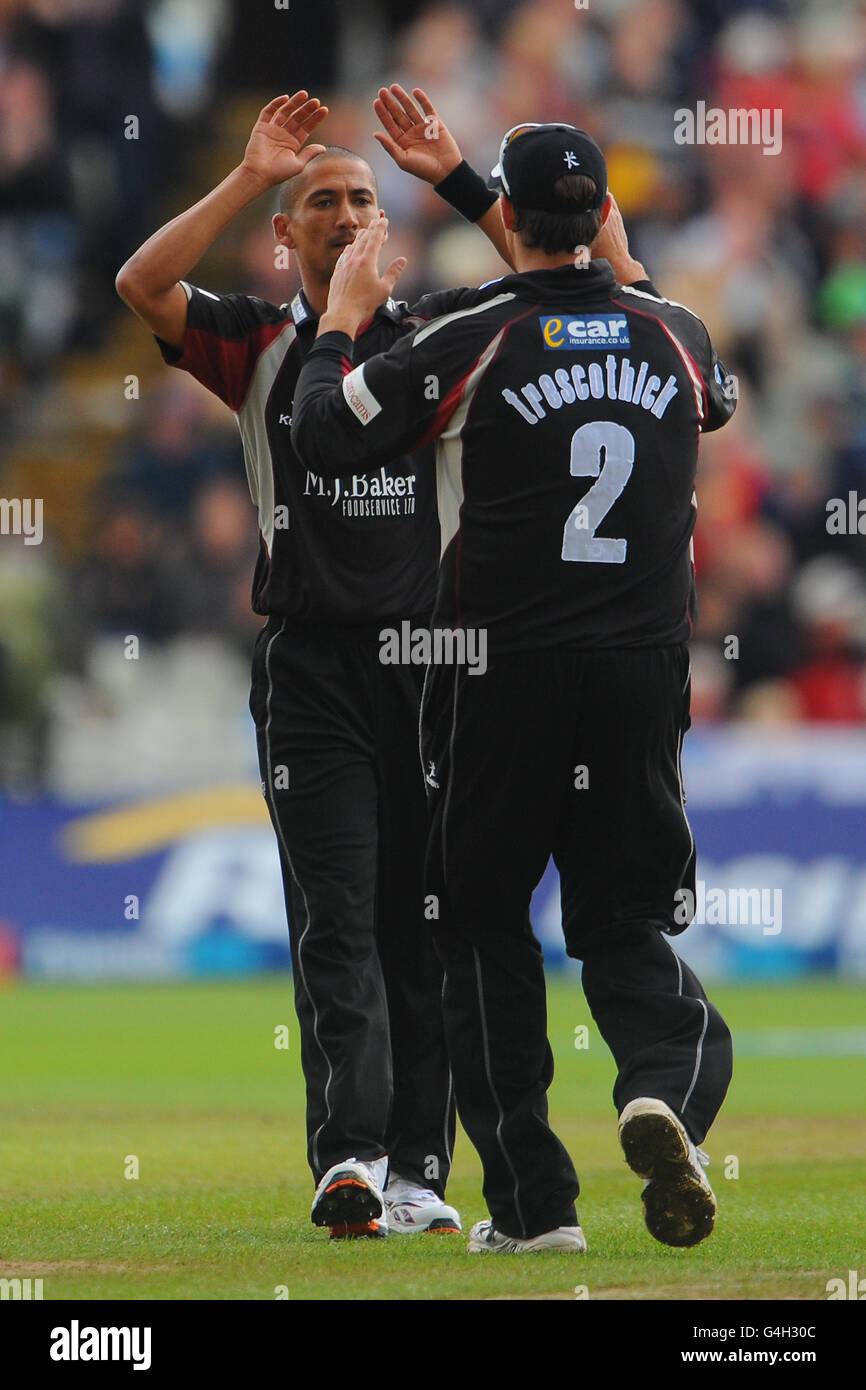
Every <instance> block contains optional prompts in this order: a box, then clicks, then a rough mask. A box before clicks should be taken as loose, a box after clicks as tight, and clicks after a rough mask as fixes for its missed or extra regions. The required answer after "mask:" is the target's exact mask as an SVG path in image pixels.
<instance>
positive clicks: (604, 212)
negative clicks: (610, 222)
mask: <svg viewBox="0 0 866 1390" xmlns="http://www.w3.org/2000/svg"><path fill="white" fill-rule="evenodd" d="M612 211H613V194H612V193H610V192H608V194H607V197H606V198H605V200H604V202H603V203H602V205H601V225H602V226H604V224H605V222H606V221H607V219H608V218H609V217H610V214H611V212H612Z"/></svg>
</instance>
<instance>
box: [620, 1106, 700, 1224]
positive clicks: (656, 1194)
mask: <svg viewBox="0 0 866 1390" xmlns="http://www.w3.org/2000/svg"><path fill="white" fill-rule="evenodd" d="M619 1142H620V1144H621V1145H622V1151H623V1153H624V1154H625V1161H626V1163H627V1164H628V1166H629V1168H631V1170H632V1172H633V1173H637V1175H638V1177H640V1178H645V1179H646V1181H645V1183H644V1188H643V1207H644V1220H645V1221H646V1226H647V1230H648V1231H649V1233H650V1235H651V1236H654V1237H655V1239H656V1240H658V1241H661V1243H662V1244H663V1245H675V1246H690V1245H699V1244H700V1242H701V1241H702V1240H706V1238H707V1236H708V1235H709V1234H710V1232H711V1231H712V1229H713V1226H714V1224H715V1220H716V1199H715V1196H714V1194H713V1189H712V1188H711V1187H710V1184H709V1182H708V1181H707V1177H706V1174H705V1173H704V1164H706V1163H709V1159H708V1158H707V1156H706V1154H705V1153H703V1152H702V1151H701V1150H700V1149H698V1148H696V1147H695V1145H694V1144H693V1143H692V1141H691V1139H690V1138H689V1136H688V1134H687V1132H686V1129H685V1127H684V1125H683V1124H682V1123H681V1121H680V1120H678V1119H677V1116H676V1115H675V1114H674V1112H673V1110H671V1108H670V1106H669V1105H666V1104H665V1102H664V1101H663V1100H655V1099H653V1098H652V1097H649V1096H641V1097H640V1098H639V1099H637V1100H631V1101H629V1103H628V1105H627V1106H626V1107H625V1109H624V1110H623V1112H622V1114H621V1115H620V1118H619Z"/></svg>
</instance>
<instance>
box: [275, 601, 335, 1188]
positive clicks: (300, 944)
mask: <svg viewBox="0 0 866 1390" xmlns="http://www.w3.org/2000/svg"><path fill="white" fill-rule="evenodd" d="M285 626H286V620H285V618H283V621H282V623H281V624H280V630H279V632H275V633H274V635H273V637H272V638H271V640H270V641H269V642H268V646H267V650H266V652H265V674H266V675H267V678H268V698H267V704H266V709H267V715H268V717H267V722H266V723H265V758H266V760H267V769H268V792H269V795H270V799H271V805H272V806H273V808H274V823H275V825H276V830H277V837H278V839H279V841H280V844H281V845H282V848H283V853H284V854H285V856H286V863H287V864H288V866H289V872H290V873H291V875H292V878H293V879H294V881H295V884H296V885H297V888H298V892H299V893H300V895H301V897H302V898H303V900H304V911H305V912H306V914H307V925H306V926H305V927H304V930H303V931H302V933H301V935H300V937H299V938H298V969H299V970H300V972H301V982H302V984H303V986H304V990H305V992H306V995H307V998H308V999H309V1001H310V1004H311V1005H312V1008H313V1037H314V1038H315V1039H316V1042H317V1043H318V1045H319V1051H320V1052H321V1054H322V1056H323V1057H324V1059H325V1062H326V1064H327V1067H328V1080H327V1081H326V1082H325V1097H324V1099H325V1106H326V1108H327V1112H328V1113H327V1115H326V1116H325V1119H324V1120H323V1121H322V1123H321V1124H320V1125H319V1128H318V1129H317V1130H316V1132H315V1134H314V1135H313V1141H312V1146H311V1148H312V1158H313V1162H314V1163H315V1165H316V1167H317V1168H318V1166H319V1135H320V1134H321V1132H322V1130H323V1129H324V1127H325V1125H326V1124H327V1123H328V1121H329V1120H330V1118H331V1102H330V1098H329V1095H328V1092H329V1090H330V1088H331V1082H332V1080H333V1079H334V1068H333V1067H332V1066H331V1059H330V1057H329V1056H328V1054H327V1052H326V1051H325V1049H324V1047H323V1046H322V1040H321V1038H320V1037H319V1011H318V1009H317V1008H316V1002H315V1000H314V999H313V996H312V994H311V993H310V986H309V985H308V984H307V975H306V971H305V970H304V963H303V959H302V956H301V948H302V947H303V944H304V937H305V936H306V935H307V932H308V931H309V930H310V908H309V905H308V903H307V895H306V893H305V892H304V890H303V888H302V887H301V883H300V880H299V878H298V875H297V874H296V873H295V866H294V864H293V863H292V856H291V855H290V854H289V848H288V845H287V844H286V839H285V836H284V835H283V827H282V826H281V825H280V818H279V816H278V815H277V811H276V803H275V801H274V789H273V785H272V777H273V768H272V766H271V696H272V695H273V693H274V683H273V680H272V678H271V648H272V646H273V645H274V643H275V642H276V640H277V638H278V637H282V635H283V632H284V630H285Z"/></svg>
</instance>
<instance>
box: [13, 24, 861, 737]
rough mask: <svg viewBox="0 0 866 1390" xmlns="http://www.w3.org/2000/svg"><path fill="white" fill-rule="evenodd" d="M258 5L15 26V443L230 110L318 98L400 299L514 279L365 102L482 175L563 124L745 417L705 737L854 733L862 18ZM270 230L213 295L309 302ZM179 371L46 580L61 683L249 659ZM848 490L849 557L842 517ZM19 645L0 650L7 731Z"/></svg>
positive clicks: (240, 556) (219, 425) (719, 446)
mask: <svg viewBox="0 0 866 1390" xmlns="http://www.w3.org/2000/svg"><path fill="white" fill-rule="evenodd" d="M258 8H260V9H261V14H259V13H258ZM258 8H256V7H250V6H248V5H246V6H245V5H244V4H243V3H242V0H0V410H3V412H4V415H5V417H6V418H7V419H8V420H9V422H10V428H9V432H8V434H9V437H10V438H11V439H12V441H13V443H14V440H15V437H16V430H17V432H18V433H19V434H20V432H21V431H22V429H24V428H25V427H26V426H28V425H29V424H30V423H31V421H32V418H33V408H34V407H33V403H34V401H36V402H38V400H39V392H40V389H41V385H42V383H43V382H44V380H45V378H46V376H48V375H49V374H50V373H51V372H53V371H56V370H57V369H58V367H59V366H60V365H61V364H62V361H63V360H64V359H65V358H66V356H67V355H68V354H70V353H72V352H90V353H94V352H95V353H98V352H99V350H100V347H101V345H102V343H103V342H104V340H105V336H106V334H107V332H108V331H109V330H110V327H111V325H112V323H114V322H115V321H116V316H117V315H119V314H121V313H124V312H126V311H125V310H123V309H122V307H121V306H120V305H119V303H118V302H117V301H116V300H115V298H114V294H113V276H114V273H115V271H116V270H117V268H118V266H119V265H120V263H121V261H122V260H123V259H124V258H125V256H126V255H127V254H129V252H130V251H131V249H133V247H134V246H135V245H136V244H138V242H139V241H141V240H142V239H143V238H144V236H145V235H146V234H147V232H148V231H150V230H151V229H152V228H153V227H155V226H156V225H158V224H159V222H160V221H161V220H163V219H164V217H165V216H167V215H169V212H168V208H167V203H166V200H167V199H168V198H170V206H171V208H172V209H173V208H176V207H177V206H179V205H182V203H183V201H184V199H185V190H186V189H187V188H189V191H190V196H189V198H188V199H187V201H192V200H193V193H192V189H193V186H195V188H196V196H197V193H198V185H197V184H195V185H194V180H193V178H192V174H191V171H192V167H193V163H194V159H195V158H196V157H197V156H198V155H199V154H200V153H201V151H202V149H203V148H206V147H207V141H208V138H209V131H210V129H211V126H212V123H213V122H214V120H215V119H216V117H217V116H218V114H219V112H220V110H221V109H222V106H223V104H224V103H225V101H226V100H227V98H228V97H238V96H241V97H243V96H245V95H246V96H248V97H255V99H256V104H261V102H263V101H264V100H266V99H268V98H269V97H270V96H271V95H273V94H275V93H276V92H279V91H284V90H285V91H291V90H293V89H294V87H295V86H302V85H303V86H307V87H308V88H309V89H310V90H311V91H313V92H314V93H315V94H316V95H318V96H321V97H322V99H323V100H326V101H327V103H328V105H329V107H330V110H331V114H330V116H329V118H328V121H327V124H326V125H325V126H323V127H322V130H321V132H320V137H321V138H322V139H324V140H327V141H328V142H329V143H335V144H341V145H346V146H348V147H349V148H352V149H356V150H359V151H360V152H361V153H363V154H364V155H365V156H366V157H367V158H369V160H370V162H371V163H372V164H373V167H374V168H375V170H376V172H377V174H378V175H379V179H380V201H381V203H382V205H383V206H384V207H385V208H386V209H387V211H388V213H389V217H390V219H391V224H392V228H393V229H394V230H393V232H392V240H393V241H394V242H395V243H396V245H395V250H394V254H398V253H402V254H405V255H407V256H408V257H409V267H408V270H407V271H406V273H405V274H404V277H403V279H402V281H401V287H400V290H399V293H400V295H401V296H402V297H404V298H407V299H409V300H411V299H412V298H413V297H414V296H415V295H416V294H419V293H422V292H424V291H426V290H429V289H434V288H437V287H442V286H447V285H454V284H465V283H479V282H480V281H482V280H485V279H488V278H490V277H491V276H494V275H497V274H500V273H502V266H501V263H500V262H499V261H498V260H497V258H496V256H495V254H494V253H493V252H492V251H491V250H490V248H489V247H488V246H487V244H486V242H485V241H484V239H483V238H482V237H481V236H480V234H479V233H478V232H477V231H476V230H475V229H473V228H471V227H469V226H468V225H467V224H465V223H461V222H460V221H459V220H458V219H456V218H455V216H454V214H453V213H452V212H451V211H450V210H449V209H448V208H447V207H445V206H444V205H443V204H441V203H440V202H439V200H438V199H437V198H436V196H435V195H434V194H433V193H432V192H431V190H430V189H428V188H427V187H426V186H424V185H421V184H418V183H417V182H416V181H414V180H412V179H410V178H408V177H407V176H406V175H403V174H401V173H400V171H399V170H398V169H397V168H396V167H395V166H394V165H393V164H391V162H390V161H389V160H388V158H387V156H386V155H385V154H384V152H383V151H382V150H381V148H380V147H379V146H378V145H377V144H376V142H375V141H374V140H373V139H372V132H373V130H374V129H375V128H376V125H377V122H376V119H375V116H374V115H373V111H372V100H373V97H374V96H375V94H376V91H377V88H378V86H379V85H380V84H381V83H382V82H390V81H395V80H396V81H401V82H403V83H404V85H406V86H410V87H411V86H416V85H417V86H421V87H423V88H424V89H425V90H426V91H427V92H428V93H429V94H430V96H431V97H432V99H433V100H434V102H435V104H436V106H437V108H438V109H439V111H440V113H441V115H442V117H443V118H444V120H445V121H446V122H447V124H448V125H449V127H450V129H451V130H452V131H453V132H454V134H455V135H456V136H457V138H458V140H459V142H460V144H461V147H462V148H463V150H464V153H465V154H466V156H467V158H468V159H470V161H471V162H472V163H474V164H475V165H476V167H478V168H479V169H481V170H483V171H485V172H486V171H487V170H489V168H490V167H491V165H492V163H493V162H494V160H495V155H496V150H497V146H498V141H499V138H500V136H501V133H502V132H503V131H504V130H505V129H507V128H508V127H510V126H512V125H514V124H515V123H518V122H521V121H526V120H545V119H546V120H556V119H562V120H566V121H569V122H571V123H574V124H576V125H580V126H583V127H585V128H587V129H589V130H590V131H592V132H593V134H594V135H595V136H596V138H597V139H598V140H599V142H600V143H601V144H602V146H603V148H604V149H605V150H606V152H607V155H608V163H609V172H610V182H611V187H612V188H613V190H614V192H615V193H616V196H617V199H618V202H619V204H620V207H621V209H622V211H623V215H624V217H625V221H626V226H627V228H628V230H629V233H630V237H631V243H632V248H633V251H634V254H635V255H636V256H638V257H639V258H640V259H641V260H643V262H644V263H645V264H646V265H647V267H648V270H649V273H650V275H651V277H652V278H653V280H654V281H655V283H656V284H657V286H658V288H659V289H660V290H661V291H662V293H664V294H665V295H667V296H668V297H669V298H671V299H675V300H679V301H681V302H683V303H685V304H687V305H689V307H691V308H693V309H694V310H695V311H696V312H697V313H699V314H700V315H701V317H703V318H704V319H705V320H706V322H707V323H708V325H709V326H710V329H711V333H712V336H713V339H714V342H715V344H716V347H717V349H718V351H719V352H720V354H721V356H722V357H723V359H724V361H725V363H726V365H727V366H728V367H729V369H730V370H732V371H733V372H735V373H736V375H737V377H738V379H739V386H740V408H739V410H738V412H737V414H736V416H735V419H734V421H733V422H732V424H731V425H730V426H729V427H728V428H726V429H725V430H724V431H722V432H721V433H719V434H718V435H713V436H707V437H706V438H705V439H704V440H703V441H702V445H701V456H700V465H699V478H698V490H697V497H698V524H697V531H696V540H695V559H696V567H697V574H698V585H699V589H698V592H699V611H700V617H699V625H698V629H697V632H696V634H695V641H694V646H693V709H694V717H695V718H696V720H719V719H725V718H744V719H752V720H763V721H767V722H780V721H791V720H805V721H818V722H821V721H823V722H836V723H838V722H854V721H860V720H863V719H864V716H866V534H859V533H858V532H857V525H856V522H857V511H856V503H857V500H858V499H859V498H860V497H862V498H866V0H850V3H849V0H832V3H827V0H814V3H812V2H811V0H801V2H800V0H787V3H785V2H783V0H589V3H588V4H587V5H586V6H583V5H582V4H580V3H575V4H572V3H571V0H463V3H444V4H425V3H423V0H418V2H417V3H413V2H412V0H387V2H386V0H356V2H354V0H353V3H351V4H349V3H342V2H341V0H324V3H321V4H317V5H315V6H313V5H305V4H302V3H301V2H300V0H298V3H297V5H296V4H295V3H293V4H292V6H291V10H290V11H289V14H290V15H291V16H292V21H291V25H292V27H289V20H288V17H287V15H286V14H285V12H283V13H280V12H278V11H277V10H276V7H275V8H274V10H273V12H272V11H271V8H270V6H261V7H258ZM254 11H255V12H254ZM265 11H267V13H265ZM280 25H282V28H279V27H274V26H280ZM268 26H270V27H268ZM287 34H288V35H289V37H288V38H287V37H286V35H287ZM277 35H279V42H277V38H276V36H277ZM701 101H702V102H705V103H706V105H707V107H717V108H722V109H723V110H729V109H732V108H759V109H769V110H771V111H781V113H782V116H781V120H782V150H781V153H779V154H776V155H773V154H765V153H764V151H763V149H762V148H761V146H760V145H709V144H694V145H682V144H677V143H676V142H675V140H674V129H675V115H674V113H675V112H676V111H677V110H679V109H682V108H690V109H692V110H694V109H695V107H696V104H697V103H698V102H701ZM131 112H134V113H136V114H137V115H138V117H139V138H138V139H137V140H135V141H133V140H130V139H127V138H126V137H125V134H124V131H125V126H124V121H125V118H126V117H127V116H128V114H129V113H131ZM317 138H319V136H317ZM241 152H242V146H240V145H239V147H238V148H237V150H236V151H235V153H234V156H232V157H235V158H239V157H240V155H241ZM226 171H227V169H226ZM269 211H270V210H269V209H267V208H265V207H264V206H263V205H259V206H257V208H256V209H254V215H253V216H251V217H248V218H246V219H242V220H241V221H240V222H239V224H238V226H237V227H235V228H232V229H230V230H229V232H227V233H226V235H225V237H224V239H223V243H222V249H221V257H222V259H221V265H222V267H223V270H222V273H221V279H220V282H219V283H215V282H213V281H209V282H207V283H208V287H210V288H212V289H215V290H237V291H245V292H249V293H255V294H258V295H261V296H262V297H264V298H267V299H270V300H272V301H274V302H277V303H282V302H284V301H286V300H288V299H290V298H291V296H292V294H293V293H294V290H295V288H296V286H297V279H296V277H295V274H294V272H293V271H292V270H291V269H290V270H288V271H285V270H277V269H276V268H275V265H274V257H273V247H272V236H271V231H270V225H269V217H268V214H269ZM193 278H196V277H195V276H194V277H193ZM142 332H144V330H142ZM160 371H161V369H160ZM180 377H181V374H180V373H176V374H175V373H172V374H169V373H167V372H166V373H163V375H162V376H160V378H159V386H158V388H157V389H155V390H152V391H150V392H149V393H148V396H147V400H146V401H142V402H141V406H140V410H139V412H138V414H137V424H136V425H135V427H134V429H133V430H132V431H130V432H128V433H127V434H126V435H125V436H124V437H123V438H122V440H121V441H120V443H119V444H118V446H117V447H116V449H115V451H114V453H113V455H112V456H111V458H110V460H109V464H108V468H107V472H106V475H105V478H104V482H103V485H102V487H101V489H100V493H99V499H98V511H97V515H96V517H95V522H96V524H95V525H94V527H93V528H92V537H93V539H92V544H91V545H90V549H89V553H87V554H85V555H83V556H81V557H80V558H79V560H78V562H77V563H76V566H75V568H74V571H73V572H72V573H71V574H65V575H64V576H63V580H62V583H55V586H54V591H55V593H56V600H57V603H58V604H59V609H60V611H61V612H62V613H63V614H64V620H63V624H62V627H63V634H64V640H63V641H62V642H60V644H59V646H58V648H57V650H58V651H59V652H60V655H61V660H62V662H63V663H64V665H65V667H66V668H67V669H71V670H75V669H78V670H83V669H85V667H86V653H87V647H88V643H89V642H90V641H92V640H95V638H96V637H97V636H98V635H99V634H105V633H111V632H119V633H138V634H140V635H142V636H143V637H144V638H146V639H148V640H150V641H151V642H153V643H156V644H159V643H165V642H168V641H172V640H176V639H177V638H178V637H179V636H182V635H183V634H184V633H203V632H204V633H208V634H213V633H218V634H219V635H220V636H221V637H222V638H223V639H224V640H225V641H226V642H227V643H229V644H231V645H232V646H234V647H235V648H236V649H238V650H239V651H242V652H246V651H248V650H249V648H250V646H251V642H252V637H253V634H254V632H255V630H256V628H257V626H258V624H259V620H258V619H256V618H255V617H254V616H253V615H252V614H251V612H250V610H249V599H248V592H249V582H250V578H251V572H252V561H253V557H254V553H255V540H256V537H255V522H254V513H253V512H252V509H251V506H250V503H249V498H248V496H247V495H246V491H245V485H244V472H243V464H242V460H241V455H240V448H239V443H238V438H237V432H236V429H235V426H234V422H233V421H232V419H231V417H230V416H229V415H228V413H227V412H223V411H221V409H220V408H219V407H218V406H216V407H215V405H214V403H213V402H211V401H209V400H208V399H207V398H206V396H205V394H204V393H203V392H202V391H201V390H200V389H199V388H198V387H196V386H195V385H190V384H189V383H187V382H185V381H181V380H180ZM0 480H2V457H0ZM0 491H2V488H0ZM850 494H854V498H853V502H852V504H851V507H850V508H849V509H848V510H849V513H850V516H849V523H852V524H847V525H846V527H845V529H844V531H843V532H842V533H841V534H838V533H837V531H838V529H839V528H838V527H837V528H835V529H832V528H831V529H828V503H829V502H831V499H843V500H844V501H845V502H846V506H847V505H848V501H849V495H850ZM864 513H866V506H864ZM49 530H50V526H49ZM863 532H864V533H866V515H864V517H863ZM3 544H4V545H7V544H8V542H7V541H6V539H5V538H4V541H3ZM48 546H49V550H48V553H49V555H50V541H49V543H48ZM31 555H32V552H31V554H30V555H28V556H27V558H28V560H29V559H30V558H31ZM42 564H43V566H45V565H47V564H49V561H48V560H47V559H46V558H45V557H43V558H42ZM0 583H2V562H0ZM47 587H48V591H49V592H50V591H51V585H50V584H49V585H48V586H47ZM60 590H62V592H57V591H60ZM64 604H65V605H66V606H64ZM2 616H3V607H2V602H0V620H2ZM10 651H11V652H12V653H13V657H14V642H12V643H11V644H10V643H7V645H6V648H5V651H4V638H3V634H2V631H0V702H2V699H3V691H4V689H5V690H6V692H7V706H8V701H9V698H10V697H9V695H8V692H9V690H10V689H11V688H12V686H14V671H12V673H11V674H10V669H11V667H14V659H13V658H10Z"/></svg>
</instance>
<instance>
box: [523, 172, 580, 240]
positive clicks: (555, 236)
mask: <svg viewBox="0 0 866 1390" xmlns="http://www.w3.org/2000/svg"><path fill="white" fill-rule="evenodd" d="M553 191H554V193H555V194H556V197H557V198H559V199H561V200H562V202H563V206H564V209H565V210H564V211H562V212H538V211H535V210H533V209H531V208H518V207H515V209H514V230H515V232H518V233H519V234H520V239H521V241H522V242H523V245H524V246H525V247H526V248H527V250H529V251H544V252H546V253H547V255H549V256H555V255H556V254H557V252H559V251H574V249H575V248H576V247H578V246H591V245H592V243H593V242H594V241H595V238H596V237H597V236H598V234H599V232H600V230H601V210H600V209H599V208H589V207H588V204H590V203H591V202H592V201H593V199H595V198H597V197H598V188H597V186H596V184H595V183H594V181H593V180H592V179H588V178H587V177H586V175H585V174H563V175H562V177H561V178H558V179H557V180H556V183H555V184H554V185H553ZM575 205H576V206H577V207H583V208H584V209H585V211H583V212H574V211H568V210H567V209H568V208H569V206H571V207H572V208H573V207H574V206H575Z"/></svg>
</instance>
